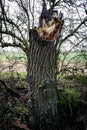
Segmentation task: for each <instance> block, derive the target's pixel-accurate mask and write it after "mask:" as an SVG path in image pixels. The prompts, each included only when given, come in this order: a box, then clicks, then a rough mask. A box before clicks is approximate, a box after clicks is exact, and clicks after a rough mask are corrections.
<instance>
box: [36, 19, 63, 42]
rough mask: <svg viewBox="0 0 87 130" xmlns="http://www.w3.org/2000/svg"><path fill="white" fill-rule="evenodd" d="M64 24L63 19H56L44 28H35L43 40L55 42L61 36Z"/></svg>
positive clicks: (44, 25)
mask: <svg viewBox="0 0 87 130" xmlns="http://www.w3.org/2000/svg"><path fill="white" fill-rule="evenodd" d="M62 23H63V21H62V20H61V19H58V18H55V19H52V20H50V21H49V23H48V24H43V26H42V27H35V30H36V31H37V33H38V35H39V36H40V37H42V38H43V39H45V40H49V41H54V40H56V39H57V38H58V36H59V33H60V27H61V25H62Z"/></svg>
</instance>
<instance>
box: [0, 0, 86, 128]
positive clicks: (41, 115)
mask: <svg viewBox="0 0 87 130" xmlns="http://www.w3.org/2000/svg"><path fill="white" fill-rule="evenodd" d="M9 1H10V0H9ZM46 2H47V1H46ZM15 3H16V6H17V8H18V9H20V10H19V12H17V13H16V14H15V12H16V11H18V10H17V9H15V12H13V13H14V15H12V14H11V15H12V16H11V15H9V10H10V9H9V6H6V5H5V3H3V1H2V0H1V1H0V12H1V15H0V21H1V24H0V34H1V35H0V36H1V37H0V44H1V47H8V46H12V47H19V48H21V49H22V50H23V51H24V52H25V54H26V56H27V59H28V68H27V72H28V83H29V100H28V109H29V123H31V126H32V129H38V130H39V129H40V130H41V129H43V130H44V129H46V130H49V129H50V130H53V129H55V130H56V129H58V120H59V113H58V102H57V101H58V100H57V99H58V92H57V87H58V82H57V79H56V71H57V68H56V66H57V60H56V59H57V55H56V51H57V49H58V48H60V47H61V45H62V43H63V42H64V41H65V40H67V39H69V38H70V37H71V36H73V35H74V34H76V32H77V31H78V30H79V29H80V28H81V26H82V25H83V26H84V27H85V22H86V21H87V19H86V18H84V19H80V22H79V23H78V24H77V25H76V26H75V28H74V29H73V30H72V31H70V30H69V32H68V33H66V34H65V37H64V38H63V39H61V40H59V39H60V37H61V30H62V26H63V20H62V13H57V10H54V7H55V6H60V7H61V5H62V6H63V7H64V5H66V8H67V5H69V6H71V5H72V6H73V5H74V4H75V3H73V2H72V1H71V0H70V1H68V0H66V1H65V0H64V1H62V2H61V0H58V1H56V0H54V1H53V0H49V3H50V4H49V5H50V8H49V9H47V7H46V3H45V0H43V3H44V4H43V9H42V11H41V13H40V14H41V15H40V17H39V19H38V21H39V26H38V27H34V26H33V25H34V20H35V15H34V9H35V5H34V0H33V2H31V1H30V0H25V1H24V0H13V4H15ZM32 3H33V6H32V7H33V9H31V6H30V5H31V4H32ZM73 7H74V6H73ZM15 8H16V7H15ZM76 9H77V8H76ZM30 15H31V16H32V18H33V20H32V22H31V23H32V24H31V26H32V28H31V29H30V18H31V17H30ZM82 38H83V39H85V38H84V37H82ZM9 39H10V40H9Z"/></svg>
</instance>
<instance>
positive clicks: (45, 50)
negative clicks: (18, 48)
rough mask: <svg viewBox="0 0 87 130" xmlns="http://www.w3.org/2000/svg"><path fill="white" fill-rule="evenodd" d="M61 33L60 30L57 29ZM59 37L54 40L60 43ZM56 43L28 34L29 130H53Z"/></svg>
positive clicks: (55, 117) (56, 116)
mask: <svg viewBox="0 0 87 130" xmlns="http://www.w3.org/2000/svg"><path fill="white" fill-rule="evenodd" d="M60 30H61V29H60ZM59 36H60V33H59V34H58V36H57V40H58V39H59ZM57 43H58V42H56V40H53V41H50V40H46V39H44V38H42V37H40V36H39V35H38V33H37V32H36V30H34V29H32V30H30V48H29V65H28V82H29V90H30V91H29V101H28V107H29V113H30V117H29V118H30V122H31V126H32V129H34V130H44V129H46V130H56V129H57V125H58V103H57V99H58V93H57V82H56V48H57Z"/></svg>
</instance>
